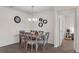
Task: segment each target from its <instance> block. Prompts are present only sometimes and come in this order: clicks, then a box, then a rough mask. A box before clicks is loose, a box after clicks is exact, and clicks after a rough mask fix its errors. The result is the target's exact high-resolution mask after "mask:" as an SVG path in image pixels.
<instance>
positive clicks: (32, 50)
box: [31, 44, 33, 52]
mask: <svg viewBox="0 0 79 59" xmlns="http://www.w3.org/2000/svg"><path fill="white" fill-rule="evenodd" d="M32 51H33V44H32V45H31V52H32Z"/></svg>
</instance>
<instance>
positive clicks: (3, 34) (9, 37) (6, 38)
mask: <svg viewBox="0 0 79 59" xmlns="http://www.w3.org/2000/svg"><path fill="white" fill-rule="evenodd" d="M15 16H20V17H21V23H18V24H17V23H15V22H14V17H15ZM27 17H30V15H29V14H26V13H23V12H21V11H17V10H13V9H11V8H6V7H0V47H1V46H5V45H9V44H13V43H16V42H18V40H19V39H18V33H19V31H20V30H26V31H29V30H30V29H31V28H32V27H33V26H31V25H32V24H31V23H29V22H28V21H27Z"/></svg>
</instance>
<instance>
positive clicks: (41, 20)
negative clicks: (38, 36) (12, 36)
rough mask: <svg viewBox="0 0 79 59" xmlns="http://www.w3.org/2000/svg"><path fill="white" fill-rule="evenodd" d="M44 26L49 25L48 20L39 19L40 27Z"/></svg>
mask: <svg viewBox="0 0 79 59" xmlns="http://www.w3.org/2000/svg"><path fill="white" fill-rule="evenodd" d="M43 24H47V20H46V19H43V18H39V24H38V26H39V27H43Z"/></svg>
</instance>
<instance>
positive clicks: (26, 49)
mask: <svg viewBox="0 0 79 59" xmlns="http://www.w3.org/2000/svg"><path fill="white" fill-rule="evenodd" d="M27 47H28V44H27V42H26V47H25V48H26V51H27Z"/></svg>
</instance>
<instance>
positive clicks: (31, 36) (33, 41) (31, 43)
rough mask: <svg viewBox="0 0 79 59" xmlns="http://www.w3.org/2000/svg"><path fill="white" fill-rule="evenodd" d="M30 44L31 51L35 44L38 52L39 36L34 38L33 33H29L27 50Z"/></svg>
mask: <svg viewBox="0 0 79 59" xmlns="http://www.w3.org/2000/svg"><path fill="white" fill-rule="evenodd" d="M28 45H31V52H32V51H33V47H34V45H35V50H36V52H37V50H38V42H37V36H36V39H35V40H33V35H32V34H31V35H29V36H28V35H27V41H26V50H27V48H28Z"/></svg>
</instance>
